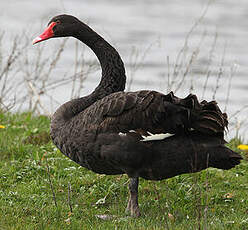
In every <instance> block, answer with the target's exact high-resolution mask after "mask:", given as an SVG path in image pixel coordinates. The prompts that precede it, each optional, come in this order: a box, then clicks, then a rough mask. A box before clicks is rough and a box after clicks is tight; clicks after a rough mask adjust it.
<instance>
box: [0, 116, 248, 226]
mask: <svg viewBox="0 0 248 230" xmlns="http://www.w3.org/2000/svg"><path fill="white" fill-rule="evenodd" d="M0 125H4V126H5V128H1V129H0V180H1V182H0V213H1V214H0V215H1V216H0V217H1V218H0V229H225V230H226V229H238V230H240V229H247V226H248V208H247V207H248V197H247V191H248V177H247V175H248V163H247V161H242V163H241V164H240V165H239V166H238V167H236V168H235V169H232V170H229V171H222V170H216V169H212V168H211V169H208V170H205V171H203V172H201V173H197V174H191V175H189V174H188V175H181V176H177V177H174V178H172V179H169V180H164V181H160V182H152V181H145V180H141V182H140V186H139V191H140V192H139V195H140V196H139V198H140V200H139V201H140V208H141V212H142V214H143V215H142V217H140V218H130V217H128V216H127V215H126V214H125V206H126V204H127V198H128V191H127V183H128V178H127V176H126V175H122V176H105V175H97V174H95V173H92V172H90V171H88V170H86V169H84V168H82V167H79V166H78V165H77V164H75V163H73V162H72V161H70V160H69V159H67V158H66V157H64V156H63V155H62V154H61V153H60V152H59V151H58V150H57V149H56V148H55V146H54V145H53V144H52V143H51V141H50V140H49V136H48V132H49V119H48V118H47V117H45V116H39V117H36V116H33V115H32V114H30V113H22V114H8V113H7V114H0ZM239 143H240V142H239V141H238V140H232V141H231V143H230V147H231V148H232V149H235V150H237V148H236V146H237V145H238V144H239ZM243 156H245V154H244V153H243ZM104 214H106V215H108V216H107V217H109V216H110V215H113V218H112V219H111V220H102V219H99V218H97V217H96V215H104Z"/></svg>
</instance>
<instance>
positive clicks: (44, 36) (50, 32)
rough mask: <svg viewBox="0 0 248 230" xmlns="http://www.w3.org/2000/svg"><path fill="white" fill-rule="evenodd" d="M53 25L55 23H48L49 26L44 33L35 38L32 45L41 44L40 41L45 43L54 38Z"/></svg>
mask: <svg viewBox="0 0 248 230" xmlns="http://www.w3.org/2000/svg"><path fill="white" fill-rule="evenodd" d="M55 25H56V22H52V23H50V25H49V26H48V27H47V28H46V29H45V31H44V32H43V33H42V34H41V35H40V36H38V37H36V38H35V39H34V40H33V45H34V44H36V43H38V42H42V41H45V40H47V39H49V38H52V37H53V36H54V33H53V27H54V26H55Z"/></svg>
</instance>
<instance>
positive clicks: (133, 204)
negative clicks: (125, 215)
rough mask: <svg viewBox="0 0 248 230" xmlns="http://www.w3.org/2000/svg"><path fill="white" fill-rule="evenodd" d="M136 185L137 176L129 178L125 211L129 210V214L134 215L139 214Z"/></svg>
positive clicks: (137, 183) (137, 181)
mask: <svg viewBox="0 0 248 230" xmlns="http://www.w3.org/2000/svg"><path fill="white" fill-rule="evenodd" d="M138 185H139V178H138V177H133V178H130V182H129V185H128V188H129V193H130V196H129V200H128V204H127V209H126V211H130V212H131V215H132V216H135V217H138V216H140V211H139V204H138Z"/></svg>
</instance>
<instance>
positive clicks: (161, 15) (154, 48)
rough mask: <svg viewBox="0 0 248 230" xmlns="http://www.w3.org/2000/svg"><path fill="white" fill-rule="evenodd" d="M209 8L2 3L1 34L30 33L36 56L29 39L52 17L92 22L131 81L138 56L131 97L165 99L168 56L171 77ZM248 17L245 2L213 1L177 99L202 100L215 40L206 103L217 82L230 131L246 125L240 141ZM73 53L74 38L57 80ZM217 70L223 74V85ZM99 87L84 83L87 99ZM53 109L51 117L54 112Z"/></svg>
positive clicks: (163, 2) (198, 1)
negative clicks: (150, 93) (192, 96)
mask: <svg viewBox="0 0 248 230" xmlns="http://www.w3.org/2000/svg"><path fill="white" fill-rule="evenodd" d="M207 5H208V1H205V0H188V1H180V0H147V1H141V0H136V1H131V0H126V1H121V0H115V1H113V0H111V1H109V0H101V1H100V0H98V1H97V0H88V1H86V0H85V1H80V0H73V1H62V0H61V1H50V0H43V1H33V0H22V1H18V0H9V1H3V0H1V2H0V7H1V9H2V10H1V13H0V28H1V30H2V31H5V33H6V38H11V37H13V36H15V35H16V34H22V32H23V31H24V30H25V31H26V34H27V36H28V37H29V36H30V46H28V48H27V49H28V50H30V52H33V49H36V48H37V47H33V46H32V45H31V41H32V39H33V38H34V37H35V36H36V35H38V34H39V33H40V32H41V31H42V30H43V29H44V28H45V26H46V24H47V22H48V21H49V20H50V18H51V17H53V16H54V15H57V14H61V13H68V14H72V15H75V16H77V17H78V18H80V19H81V20H83V21H84V22H88V23H89V25H90V26H91V27H92V28H94V29H95V30H96V31H97V32H98V33H100V34H101V35H102V36H103V37H104V38H106V40H108V41H109V42H110V43H111V44H113V45H114V46H115V47H116V48H117V50H118V51H119V52H120V54H121V56H122V57H123V60H124V62H125V63H126V68H127V74H128V77H130V75H131V65H132V63H133V60H131V58H132V52H133V50H134V49H135V50H138V52H139V58H140V59H141V60H139V61H140V62H141V66H140V68H139V69H138V70H137V71H136V72H135V75H134V78H133V82H132V85H131V90H139V89H155V90H159V91H163V92H167V90H169V89H168V87H167V85H168V83H167V80H168V78H167V75H168V68H167V62H166V58H167V56H169V60H170V64H171V66H170V70H171V71H172V69H173V64H174V63H175V61H176V57H177V55H178V53H179V51H180V49H181V48H182V47H183V44H184V42H185V38H186V36H187V33H188V32H189V31H190V30H191V28H192V26H193V25H194V23H195V22H196V21H199V18H200V17H201V15H203V12H204V10H205V9H206V7H207ZM3 9H4V10H3ZM247 12H248V3H247V0H239V1H238V2H235V1H232V0H222V1H221V0H219V1H210V5H209V7H208V9H207V12H206V14H205V15H204V18H203V19H202V20H201V21H199V25H198V26H197V27H196V28H195V29H194V31H193V33H192V34H191V36H190V37H189V40H188V46H189V50H188V51H187V53H186V55H187V58H186V64H187V62H188V61H189V60H190V55H191V53H192V52H193V51H194V50H196V47H197V45H198V44H199V42H200V40H201V38H202V34H203V33H204V31H205V33H206V34H205V36H204V38H203V41H202V44H201V47H200V50H199V55H198V56H197V61H194V62H193V64H192V68H190V70H189V74H188V76H187V79H186V81H185V83H184V84H183V87H182V88H181V89H180V90H178V91H177V95H179V96H185V95H186V94H187V93H189V92H190V90H189V89H190V87H192V90H191V91H192V92H193V93H196V94H197V95H199V96H200V97H201V96H202V95H203V90H204V82H205V79H206V77H205V76H206V71H207V68H208V67H207V63H208V61H209V55H210V53H211V47H213V44H214V39H215V34H216V33H217V42H216V46H215V49H214V51H213V52H212V62H211V66H210V70H211V73H210V78H209V83H208V86H207V88H206V92H205V94H204V98H205V99H207V100H211V99H212V98H213V95H215V93H214V92H215V90H216V84H217V81H218V89H217V92H216V95H215V99H216V100H217V101H218V102H219V104H220V106H221V108H222V109H225V108H227V112H228V114H229V116H231V119H230V122H231V123H232V126H231V127H234V125H235V124H236V122H237V121H240V122H243V121H244V123H243V124H242V129H241V133H240V134H241V135H244V134H245V133H246V128H247V127H248V125H247V121H246V120H247V110H244V111H242V112H241V113H238V114H237V115H235V116H232V115H233V114H234V113H235V112H236V111H237V110H240V109H241V108H242V107H243V106H245V105H248V94H247V90H248V80H247V77H246V73H247V72H248V69H247V66H248V63H247V62H248V58H247V53H248V46H247V45H246V44H247V37H248V30H247V28H248V20H246V19H247V16H248V13H247ZM57 41H58V40H57ZM57 41H56V40H55V39H54V40H53V41H52V40H51V41H49V42H47V43H46V44H44V46H45V48H46V49H48V50H51V47H54V46H55V44H56V43H57ZM10 42H11V39H7V40H5V43H4V44H5V48H6V47H9V46H10ZM147 49H148V51H147V54H146V55H145V58H144V59H142V58H141V57H142V55H143V54H144V52H145V50H147ZM86 50H87V49H86ZM73 52H74V41H73V40H72V39H71V40H69V41H68V44H67V46H66V49H65V51H64V53H63V56H62V58H61V64H60V65H59V66H58V71H59V72H55V73H57V75H56V74H55V76H54V77H56V76H59V75H60V74H63V73H64V72H66V71H67V70H68V69H69V68H70V67H71V66H72V65H73V61H74V58H72V57H73V55H74V53H73ZM87 52H88V51H87ZM88 53H89V55H88V56H87V57H89V58H90V59H92V58H94V57H93V56H92V54H91V53H90V52H88ZM88 53H87V54H88ZM48 54H49V52H48ZM223 57H224V58H223ZM220 66H221V68H222V71H223V74H222V75H221V76H220V78H219V80H218V76H219V75H218V74H219V72H220ZM231 68H233V69H235V73H234V74H233V78H232V79H231V80H232V82H231V91H230V97H229V100H228V103H227V95H228V87H229V81H230V75H231ZM58 73H60V74H58ZM171 73H172V72H171ZM171 78H172V75H170V80H173V79H171ZM98 80H99V75H94V76H92V77H90V79H87V81H86V82H85V84H84V86H85V88H84V94H87V93H89V92H90V91H91V90H93V89H94V87H95V86H96V84H97V81H98ZM129 80H130V79H129ZM177 81H178V80H177ZM192 84H193V85H192ZM172 89H175V87H174V88H172ZM65 92H66V88H61V89H59V90H57V91H56V92H54V94H55V95H57V100H58V102H59V103H63V102H65V101H66V100H68V98H69V92H68V94H66V93H65ZM56 106H57V105H56ZM56 106H55V107H56ZM51 110H52V111H51V112H53V111H54V110H55V108H53V109H51ZM234 129H235V128H232V129H231V130H232V132H231V133H232V135H234Z"/></svg>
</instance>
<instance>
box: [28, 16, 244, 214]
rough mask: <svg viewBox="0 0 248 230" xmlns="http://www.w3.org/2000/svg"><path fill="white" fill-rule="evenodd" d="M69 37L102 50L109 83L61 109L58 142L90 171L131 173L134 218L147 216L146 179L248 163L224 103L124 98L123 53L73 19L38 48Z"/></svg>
mask: <svg viewBox="0 0 248 230" xmlns="http://www.w3.org/2000/svg"><path fill="white" fill-rule="evenodd" d="M67 36H72V37H75V38H77V39H79V40H80V41H82V42H83V43H85V44H86V45H87V46H89V47H90V48H91V49H92V50H93V51H94V53H95V54H96V56H97V57H98V59H99V62H100V64H101V68H102V78H101V81H100V84H99V85H98V86H97V87H96V89H95V90H94V91H93V92H92V93H91V94H90V95H88V96H85V97H81V98H78V99H74V100H71V101H69V102H67V103H65V104H63V105H62V106H60V107H59V108H58V109H57V111H56V112H55V113H54V115H53V116H52V119H51V138H52V140H53V142H54V144H55V145H56V146H57V147H58V148H59V149H60V151H61V152H62V153H63V154H65V155H66V156H68V157H69V158H70V159H71V160H73V161H75V162H76V163H78V164H80V165H81V166H83V167H85V168H87V169H90V170H92V171H94V172H96V173H101V174H108V175H114V174H127V175H128V176H129V178H130V184H129V192H130V197H129V201H128V206H127V210H128V211H130V212H131V215H133V216H139V215H140V211H139V207H138V183H139V181H138V178H139V177H142V178H145V179H149V180H162V179H166V178H170V177H173V176H176V175H179V174H182V173H192V172H198V171H200V170H203V169H206V168H208V167H215V168H220V169H230V168H232V167H234V166H235V165H237V164H239V163H240V160H241V159H242V157H241V156H240V155H239V154H237V153H235V152H233V151H232V150H231V149H229V148H227V147H225V145H224V144H225V141H224V139H223V136H224V130H225V128H226V127H227V124H228V122H227V116H226V114H225V113H222V112H221V111H220V109H219V107H218V106H217V103H216V102H214V101H212V102H206V101H202V102H201V103H199V102H198V99H197V97H196V96H195V95H189V96H187V97H186V98H183V99H181V98H178V97H176V96H174V95H173V93H172V92H171V93H169V94H167V95H164V94H162V93H159V92H156V91H148V90H143V91H138V92H123V90H124V88H125V82H126V76H125V69H124V64H123V62H122V60H121V58H120V56H119V54H118V52H117V51H116V50H115V49H114V48H113V47H112V46H111V45H110V44H109V43H108V42H106V41H105V40H104V39H103V38H102V37H101V36H99V35H98V34H97V33H96V32H94V31H93V30H92V29H91V28H90V27H89V26H87V25H86V24H84V23H83V22H81V21H79V20H78V19H77V18H75V17H73V16H70V15H59V16H56V17H54V18H53V19H51V21H50V22H49V23H48V27H47V29H46V30H45V31H44V32H43V33H42V34H41V35H40V36H38V37H37V38H36V39H34V41H33V44H35V43H38V42H41V41H44V40H47V39H49V38H54V37H67ZM161 133H163V134H161ZM168 133H169V134H170V135H169V134H168Z"/></svg>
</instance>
